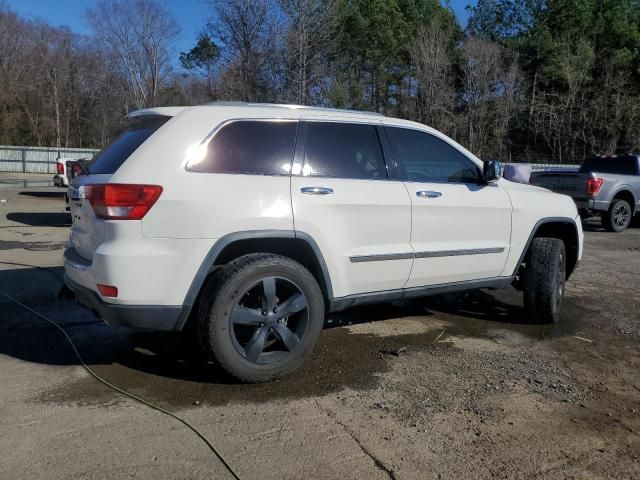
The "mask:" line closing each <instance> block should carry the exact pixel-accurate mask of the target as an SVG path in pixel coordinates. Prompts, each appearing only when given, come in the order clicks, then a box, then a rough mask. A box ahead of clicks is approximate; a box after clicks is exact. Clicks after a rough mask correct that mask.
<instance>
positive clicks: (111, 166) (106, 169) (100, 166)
mask: <svg viewBox="0 0 640 480" xmlns="http://www.w3.org/2000/svg"><path fill="white" fill-rule="evenodd" d="M169 118H170V117H148V118H144V119H140V120H135V121H134V122H133V123H132V124H131V125H130V126H129V127H128V128H127V129H126V130H125V131H124V132H123V133H122V134H121V135H120V136H119V137H118V138H116V139H115V140H114V141H113V142H111V143H110V144H109V145H108V146H107V147H106V148H104V149H103V150H101V151H100V152H99V153H98V154H97V155H96V156H95V157H93V160H91V162H89V165H88V169H89V173H91V174H100V173H115V172H116V170H118V168H120V166H121V165H122V164H123V163H124V162H125V160H126V159H127V158H129V157H130V156H131V154H132V153H133V152H135V151H136V150H137V149H138V147H139V146H140V145H142V144H143V143H144V142H145V141H146V140H147V139H148V138H149V137H150V136H151V135H152V134H153V133H154V132H155V131H156V130H158V129H159V128H160V127H161V126H162V125H164V124H165V123H166V122H167V120H169Z"/></svg>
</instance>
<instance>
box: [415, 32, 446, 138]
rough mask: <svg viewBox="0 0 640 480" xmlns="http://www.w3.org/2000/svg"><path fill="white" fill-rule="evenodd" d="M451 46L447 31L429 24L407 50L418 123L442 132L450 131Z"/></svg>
mask: <svg viewBox="0 0 640 480" xmlns="http://www.w3.org/2000/svg"><path fill="white" fill-rule="evenodd" d="M451 43H452V36H451V31H450V30H447V29H445V28H442V27H441V26H440V24H439V23H438V22H436V21H432V22H431V23H430V24H429V25H427V26H425V27H423V28H421V29H420V31H419V32H418V36H417V38H416V41H415V43H414V45H413V47H412V49H411V57H412V60H413V63H414V65H415V77H416V80H417V81H418V92H417V107H418V108H417V115H418V119H419V120H420V121H422V122H424V123H426V124H428V125H430V126H432V127H434V128H436V129H440V130H444V131H447V130H450V128H449V127H450V122H451V118H452V114H453V102H454V96H455V92H454V89H453V76H452V65H451V52H450V49H451Z"/></svg>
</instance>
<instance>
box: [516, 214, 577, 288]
mask: <svg viewBox="0 0 640 480" xmlns="http://www.w3.org/2000/svg"><path fill="white" fill-rule="evenodd" d="M547 223H564V224H566V225H571V226H572V227H573V228H574V230H575V234H576V239H577V241H578V242H580V236H579V235H578V226H577V225H576V220H575V218H570V217H546V218H542V219H540V220H538V221H537V222H536V224H535V225H534V226H533V229H531V233H530V234H529V238H528V239H527V243H525V245H524V249H523V250H522V253H521V254H520V258H519V259H518V263H516V267H515V269H514V270H513V275H514V276H515V275H516V274H517V273H518V270H519V269H520V265H522V262H524V257H525V256H526V255H527V252H528V251H529V247H530V246H531V242H532V241H533V239H534V238H535V236H536V233H537V232H538V230H539V229H540V227H541V226H542V225H545V224H547ZM576 248H578V249H579V248H580V245H579V244H578V245H576ZM577 255H578V252H577V251H576V264H575V265H577V261H578V258H577ZM575 265H574V269H575ZM570 273H571V272H570Z"/></svg>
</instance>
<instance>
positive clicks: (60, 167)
mask: <svg viewBox="0 0 640 480" xmlns="http://www.w3.org/2000/svg"><path fill="white" fill-rule="evenodd" d="M56 170H57V172H58V175H62V174H63V173H64V165H63V164H61V163H56Z"/></svg>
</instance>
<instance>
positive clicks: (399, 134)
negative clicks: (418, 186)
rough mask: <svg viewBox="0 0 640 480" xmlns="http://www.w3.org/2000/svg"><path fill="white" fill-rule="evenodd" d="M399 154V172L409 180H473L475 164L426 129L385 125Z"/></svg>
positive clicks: (474, 178) (461, 181)
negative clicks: (423, 130)
mask: <svg viewBox="0 0 640 480" xmlns="http://www.w3.org/2000/svg"><path fill="white" fill-rule="evenodd" d="M385 129H386V131H387V133H388V135H389V140H390V141H391V144H392V145H393V147H394V148H395V150H396V152H397V154H398V156H399V161H400V162H399V166H400V171H401V175H402V177H403V178H404V179H405V180H408V181H410V182H452V183H473V182H477V181H478V178H479V176H480V169H479V168H478V166H477V165H476V164H475V163H474V162H473V161H471V160H470V159H469V158H467V157H466V156H465V155H464V154H463V153H462V152H460V151H458V150H457V149H455V148H454V147H452V146H451V145H449V144H448V143H447V142H445V141H444V140H441V139H439V138H438V137H436V136H435V135H431V134H430V133H427V132H420V131H418V130H412V129H408V128H398V127H385Z"/></svg>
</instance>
